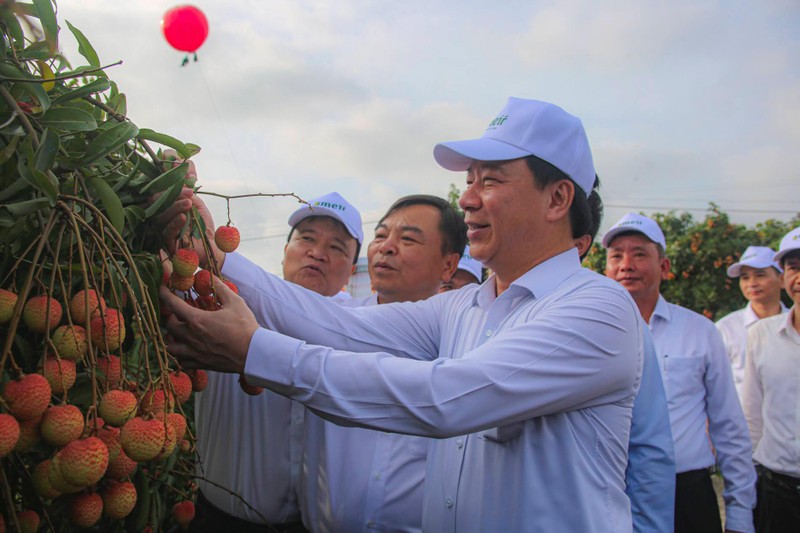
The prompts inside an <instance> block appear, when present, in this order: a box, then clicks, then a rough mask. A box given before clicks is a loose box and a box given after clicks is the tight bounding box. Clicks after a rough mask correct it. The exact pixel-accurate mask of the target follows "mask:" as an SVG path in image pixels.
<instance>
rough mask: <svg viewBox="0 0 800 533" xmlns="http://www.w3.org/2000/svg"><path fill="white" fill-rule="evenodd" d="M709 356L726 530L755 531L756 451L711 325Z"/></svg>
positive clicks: (711, 415)
mask: <svg viewBox="0 0 800 533" xmlns="http://www.w3.org/2000/svg"><path fill="white" fill-rule="evenodd" d="M706 334H707V335H708V347H709V353H708V356H707V358H708V359H707V361H708V362H707V368H706V374H705V386H706V408H707V411H708V430H709V435H710V436H711V441H712V442H713V443H714V448H715V449H716V451H717V464H718V465H719V467H720V470H721V471H722V476H723V478H724V479H725V491H724V494H723V497H724V499H725V516H726V518H725V522H726V525H725V528H726V530H730V531H753V507H754V506H755V503H756V492H755V483H756V472H755V468H754V467H753V462H752V455H753V449H752V446H751V444H750V434H749V432H748V430H747V422H746V421H745V419H744V414H743V413H742V408H741V405H740V404H739V398H738V396H737V394H736V387H735V385H734V383H733V373H732V371H731V365H730V360H729V359H728V355H727V353H726V351H725V345H724V344H723V342H722V337H721V336H720V334H719V332H718V331H717V329H716V328H715V327H713V324H711V323H710V322H709V323H708V328H707V333H706Z"/></svg>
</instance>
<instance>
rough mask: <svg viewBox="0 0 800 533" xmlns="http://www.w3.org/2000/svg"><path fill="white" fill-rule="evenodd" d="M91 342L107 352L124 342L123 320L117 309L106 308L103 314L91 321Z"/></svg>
mask: <svg viewBox="0 0 800 533" xmlns="http://www.w3.org/2000/svg"><path fill="white" fill-rule="evenodd" d="M91 329H92V342H93V343H94V344H95V345H96V346H99V347H100V348H103V349H105V348H107V349H108V350H109V351H112V350H116V349H117V348H119V347H120V346H122V343H123V342H125V319H124V317H123V316H122V312H121V311H119V310H118V309H112V308H110V307H109V308H107V309H106V312H105V314H103V315H102V316H98V317H95V318H93V319H92V322H91Z"/></svg>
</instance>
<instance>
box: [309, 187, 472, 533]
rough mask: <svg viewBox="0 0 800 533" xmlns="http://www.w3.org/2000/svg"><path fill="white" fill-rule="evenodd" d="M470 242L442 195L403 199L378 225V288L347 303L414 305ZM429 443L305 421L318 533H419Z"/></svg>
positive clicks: (373, 252) (312, 525) (373, 257)
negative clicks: (398, 303)
mask: <svg viewBox="0 0 800 533" xmlns="http://www.w3.org/2000/svg"><path fill="white" fill-rule="evenodd" d="M466 241H467V227H466V225H465V224H464V220H463V219H462V218H461V215H460V214H459V213H458V212H457V211H456V210H455V209H454V208H453V206H452V205H450V203H449V202H448V201H447V200H445V199H444V198H439V197H438V196H430V195H425V194H416V195H411V196H404V197H403V198H400V199H399V200H397V201H396V202H394V203H393V204H392V205H391V207H389V209H388V210H387V211H386V214H385V215H383V217H381V219H380V220H379V221H378V224H377V225H376V226H375V238H374V239H373V240H372V242H370V243H369V245H368V247H367V259H368V262H369V263H368V264H369V273H370V280H371V282H372V287H373V289H374V291H375V292H374V293H373V294H372V295H370V296H368V297H367V298H365V299H364V300H355V299H354V300H349V301H347V302H344V303H343V305H346V306H348V307H356V306H375V305H384V304H389V303H395V302H416V301H419V300H424V299H425V298H429V297H431V296H433V295H434V294H436V292H437V290H438V288H439V287H440V286H441V285H442V283H443V282H444V281H445V280H447V279H449V278H450V277H451V276H452V275H453V271H454V270H455V268H456V265H457V264H459V252H460V251H461V250H463V249H464V243H466ZM430 442H431V440H430V439H428V438H425V437H417V436H414V435H399V434H397V433H386V432H383V431H375V430H372V429H366V428H359V427H344V426H339V425H336V424H334V423H333V422H328V421H326V420H324V419H322V418H320V417H318V416H316V415H315V414H313V413H309V414H308V417H307V418H306V427H305V438H304V450H303V464H302V469H301V474H300V510H301V514H302V516H303V522H304V523H305V525H306V527H308V528H309V530H310V531H312V532H314V533H350V532H354V531H362V530H368V531H405V532H419V531H420V530H421V527H422V498H423V487H424V483H425V461H426V458H427V455H428V448H429V447H430Z"/></svg>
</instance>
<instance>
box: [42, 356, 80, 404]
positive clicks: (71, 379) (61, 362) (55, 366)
mask: <svg viewBox="0 0 800 533" xmlns="http://www.w3.org/2000/svg"><path fill="white" fill-rule="evenodd" d="M42 370H43V373H44V377H45V379H46V380H47V382H48V383H49V384H50V391H51V392H52V393H53V394H55V395H61V394H64V392H65V391H68V390H69V389H71V388H72V386H73V385H75V379H76V378H77V376H78V373H77V369H76V368H75V362H74V361H70V360H68V359H56V358H55V357H46V358H45V360H44V364H43V365H42Z"/></svg>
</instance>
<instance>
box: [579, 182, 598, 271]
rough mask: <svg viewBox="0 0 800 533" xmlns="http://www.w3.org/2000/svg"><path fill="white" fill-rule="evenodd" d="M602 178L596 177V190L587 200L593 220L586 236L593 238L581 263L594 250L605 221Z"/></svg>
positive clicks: (593, 190)
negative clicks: (601, 189) (601, 224)
mask: <svg viewBox="0 0 800 533" xmlns="http://www.w3.org/2000/svg"><path fill="white" fill-rule="evenodd" d="M599 189H600V178H599V177H597V174H595V175H594V188H592V192H591V194H589V196H588V197H587V198H586V201H587V203H588V204H589V217H590V218H591V220H590V224H589V231H588V232H586V233H585V234H584V235H588V236H589V237H591V239H592V240H591V241H590V242H589V246H587V247H586V251H585V252H583V255H581V261H583V258H584V257H586V255H587V254H588V253H589V250H591V249H592V244H594V240H595V239H596V238H597V232H598V231H600V223H601V222H602V221H603V200H602V198H600V192H599Z"/></svg>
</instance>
